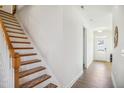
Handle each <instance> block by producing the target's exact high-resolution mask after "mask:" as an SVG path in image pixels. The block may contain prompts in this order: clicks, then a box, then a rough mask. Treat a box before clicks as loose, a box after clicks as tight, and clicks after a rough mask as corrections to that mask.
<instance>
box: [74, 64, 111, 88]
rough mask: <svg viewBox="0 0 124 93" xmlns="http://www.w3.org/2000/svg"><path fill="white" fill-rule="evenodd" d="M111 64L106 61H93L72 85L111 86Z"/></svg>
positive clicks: (89, 86) (77, 86) (78, 86)
mask: <svg viewBox="0 0 124 93" xmlns="http://www.w3.org/2000/svg"><path fill="white" fill-rule="evenodd" d="M111 65H112V64H111V63H108V62H93V63H92V64H91V65H90V66H89V68H88V69H87V70H86V71H84V74H83V76H81V77H80V78H79V79H78V80H77V81H76V83H75V84H74V85H73V86H72V87H73V88H113V84H112V80H111Z"/></svg>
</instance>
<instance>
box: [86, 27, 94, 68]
mask: <svg viewBox="0 0 124 93" xmlns="http://www.w3.org/2000/svg"><path fill="white" fill-rule="evenodd" d="M93 41H94V36H93V31H92V30H90V29H87V62H86V63H87V68H88V67H89V65H90V64H91V63H92V62H93V49H94V44H93Z"/></svg>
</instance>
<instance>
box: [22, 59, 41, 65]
mask: <svg viewBox="0 0 124 93" xmlns="http://www.w3.org/2000/svg"><path fill="white" fill-rule="evenodd" d="M37 62H41V60H39V59H34V60H28V61H22V62H21V65H27V64H32V63H37Z"/></svg>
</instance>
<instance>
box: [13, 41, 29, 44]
mask: <svg viewBox="0 0 124 93" xmlns="http://www.w3.org/2000/svg"><path fill="white" fill-rule="evenodd" d="M11 43H20V44H22V43H23V44H31V42H21V41H11Z"/></svg>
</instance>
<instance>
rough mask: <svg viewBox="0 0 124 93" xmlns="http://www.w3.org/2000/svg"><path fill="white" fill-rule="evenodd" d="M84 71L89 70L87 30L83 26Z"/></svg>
mask: <svg viewBox="0 0 124 93" xmlns="http://www.w3.org/2000/svg"><path fill="white" fill-rule="evenodd" d="M83 69H87V29H86V27H85V26H83Z"/></svg>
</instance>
